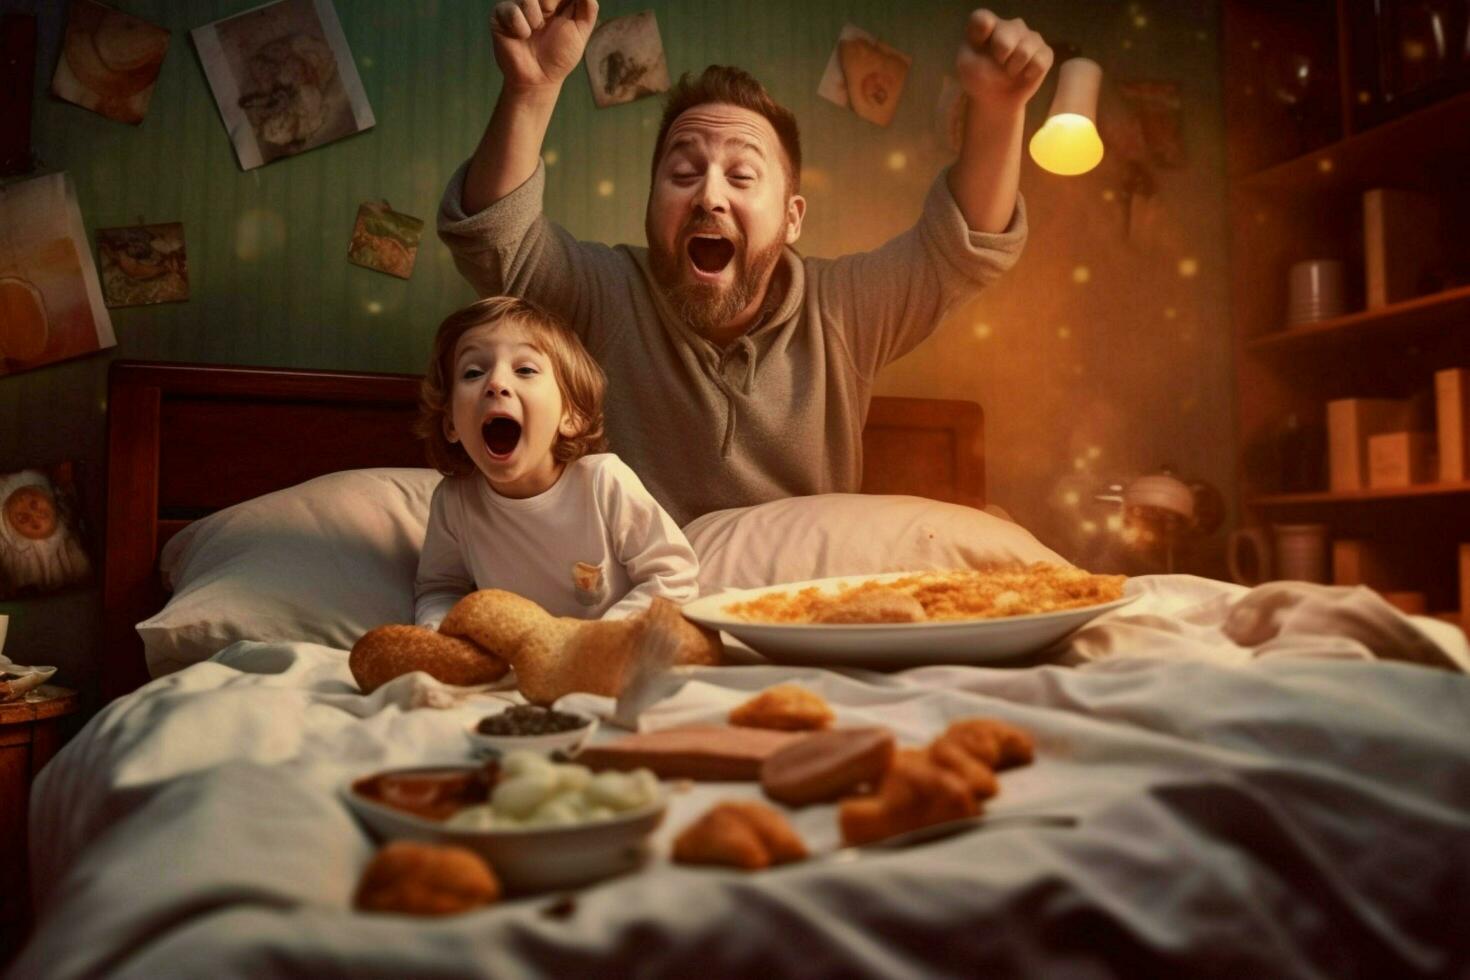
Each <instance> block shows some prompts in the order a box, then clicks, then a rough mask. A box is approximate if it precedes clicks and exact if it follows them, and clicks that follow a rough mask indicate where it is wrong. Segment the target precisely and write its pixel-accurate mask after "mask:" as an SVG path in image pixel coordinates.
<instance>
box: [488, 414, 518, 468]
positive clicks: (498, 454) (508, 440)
mask: <svg viewBox="0 0 1470 980" xmlns="http://www.w3.org/2000/svg"><path fill="white" fill-rule="evenodd" d="M480 434H481V435H482V436H483V437H484V439H485V448H486V449H488V450H490V455H491V456H492V457H493V458H495V459H505V458H507V457H508V456H510V454H511V453H513V452H515V448H516V444H517V443H519V442H520V441H521V423H519V422H517V421H516V420H515V419H508V418H503V417H502V418H493V419H491V420H490V421H488V422H486V423H485V424H484V425H482V426H480Z"/></svg>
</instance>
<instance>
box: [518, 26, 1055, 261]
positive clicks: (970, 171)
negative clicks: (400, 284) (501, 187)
mask: <svg viewBox="0 0 1470 980" xmlns="http://www.w3.org/2000/svg"><path fill="white" fill-rule="evenodd" d="M1051 63H1052V50H1051V48H1050V47H1048V46H1047V44H1046V41H1045V40H1043V39H1042V37H1041V35H1040V34H1038V33H1036V32H1035V31H1033V30H1031V29H1030V28H1028V27H1027V26H1026V23H1025V21H1023V20H1021V19H1020V18H1019V17H1017V18H1016V19H1015V20H1001V19H1000V18H999V17H997V16H996V15H995V14H993V13H991V12H990V11H989V10H977V11H975V12H974V13H972V14H971V15H970V19H969V21H968V22H967V23H966V24H965V40H964V43H962V44H961V45H960V53H959V56H958V57H957V58H956V59H955V70H956V72H958V74H959V78H960V86H961V87H962V88H963V89H964V91H965V94H966V95H967V96H968V101H969V105H968V107H967V111H966V116H965V130H964V139H963V142H962V143H961V145H960V157H959V159H958V160H957V161H956V162H955V164H954V166H953V167H952V168H950V171H949V190H950V193H951V194H953V195H954V199H955V203H956V204H958V205H959V206H960V213H961V214H963V215H964V216H965V223H966V224H967V225H969V226H970V229H971V230H972V231H983V232H991V233H998V232H1002V231H1005V230H1006V228H1007V227H1008V226H1009V225H1010V222H1011V215H1012V214H1013V213H1014V212H1015V210H1016V191H1017V187H1018V186H1019V185H1020V181H1021V141H1022V130H1023V129H1024V127H1025V123H1026V103H1027V102H1029V101H1030V99H1031V96H1033V95H1035V94H1036V90H1037V89H1038V88H1040V87H1041V81H1042V79H1044V78H1045V77H1046V73H1047V71H1048V70H1050V68H1051ZM533 165H534V161H533Z"/></svg>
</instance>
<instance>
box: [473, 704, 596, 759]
mask: <svg viewBox="0 0 1470 980" xmlns="http://www.w3.org/2000/svg"><path fill="white" fill-rule="evenodd" d="M558 710H560V709H558ZM562 714H564V715H576V716H577V717H578V718H581V719H583V721H584V722H585V724H583V725H582V727H581V728H569V729H567V730H566V731H564V732H547V733H546V734H545V735H486V734H484V733H482V732H477V731H475V728H476V726H478V725H479V722H475V724H474V725H471V726H470V727H469V730H468V731H469V736H470V742H471V743H472V744H473V745H474V746H475V748H477V749H490V750H493V751H495V752H501V753H504V752H514V751H516V750H517V749H526V750H528V751H531V752H541V753H543V754H545V755H550V754H551V753H553V752H564V753H566V754H567V755H569V756H574V755H576V754H577V753H578V752H580V751H582V747H583V746H584V745H586V744H587V740H588V739H590V738H591V737H592V735H593V733H594V732H596V731H597V716H596V715H589V714H587V713H585V712H582V711H563V712H562ZM486 717H491V716H488V715H487V716H486Z"/></svg>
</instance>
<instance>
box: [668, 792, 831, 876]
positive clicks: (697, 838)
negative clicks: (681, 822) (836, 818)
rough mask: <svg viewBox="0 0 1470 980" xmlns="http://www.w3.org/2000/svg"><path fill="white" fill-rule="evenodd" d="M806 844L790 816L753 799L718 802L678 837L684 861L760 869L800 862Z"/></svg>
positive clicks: (677, 854) (677, 850) (676, 851)
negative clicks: (788, 817) (791, 822)
mask: <svg viewBox="0 0 1470 980" xmlns="http://www.w3.org/2000/svg"><path fill="white" fill-rule="evenodd" d="M806 856H807V851H806V845H805V844H803V843H802V840H801V838H800V837H799V836H797V834H796V831H795V830H793V829H792V828H791V824H790V823H788V822H787V820H786V818H785V817H784V816H782V815H781V814H780V813H777V812H776V811H775V810H773V809H771V808H770V807H768V806H766V805H765V804H764V803H757V802H754V801H752V800H739V801H735V800H732V801H726V802H724V803H717V804H715V805H714V806H713V807H712V808H710V810H709V812H707V813H706V814H705V815H704V816H702V817H700V818H699V819H698V820H696V821H694V823H692V824H690V825H689V826H688V827H685V828H684V830H683V831H681V832H680V834H679V836H678V837H677V838H675V840H674V850H673V857H674V860H675V861H677V862H679V863H680V864H717V865H724V866H726V867H731V868H743V869H745V870H746V871H759V870H760V869H762V868H768V867H770V866H771V865H773V864H786V863H788V862H791V861H800V860H802V859H804V858H805V857H806Z"/></svg>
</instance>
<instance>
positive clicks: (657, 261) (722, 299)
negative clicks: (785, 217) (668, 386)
mask: <svg viewBox="0 0 1470 980" xmlns="http://www.w3.org/2000/svg"><path fill="white" fill-rule="evenodd" d="M696 228H697V230H709V231H718V232H719V233H720V234H725V230H724V229H720V228H718V227H715V226H713V225H708V226H705V225H702V224H696ZM687 230H688V229H687V228H686V229H684V230H683V231H681V232H680V238H681V239H682V237H683V234H684V231H687ZM726 237H727V238H730V241H731V242H733V243H735V254H734V255H733V256H732V257H731V258H730V261H731V262H732V263H734V264H735V281H734V282H733V283H731V284H730V286H729V287H728V288H726V287H723V286H720V285H718V284H716V283H712V282H699V281H698V280H692V281H688V280H686V279H685V271H684V265H685V263H686V262H688V261H690V260H689V255H688V253H687V251H686V249H684V248H676V249H675V250H674V251H672V252H670V251H669V250H668V249H666V248H664V247H663V246H662V245H660V244H656V243H655V239H654V237H653V236H652V235H649V236H648V257H649V264H650V266H651V267H652V270H653V278H654V281H655V282H657V283H658V286H659V289H660V290H662V292H663V294H664V298H665V299H667V300H668V302H669V305H670V306H671V307H672V308H673V310H674V313H675V314H676V315H677V316H678V317H679V318H680V319H682V320H683V321H684V322H685V323H686V324H688V325H689V327H690V328H691V329H692V330H694V332H696V333H698V334H699V335H700V336H702V337H711V338H712V337H716V336H719V334H720V333H721V332H722V331H723V330H724V328H725V327H727V326H728V325H729V324H730V322H731V321H732V320H734V319H735V318H736V317H737V316H739V315H740V314H741V313H742V312H744V310H745V308H746V307H748V306H749V305H750V304H751V302H752V301H753V300H754V299H755V298H756V296H757V295H759V293H760V290H761V289H762V288H763V287H764V285H765V284H766V283H767V282H768V281H769V279H770V272H771V270H772V269H774V268H775V266H776V263H777V262H778V261H780V259H781V250H782V248H784V247H785V246H784V243H782V241H781V240H780V239H779V238H778V239H776V240H775V241H773V242H772V243H771V244H770V245H769V246H767V247H766V248H765V249H763V250H761V251H759V252H748V251H746V249H745V245H746V243H745V242H744V241H743V240H740V241H737V240H736V239H735V238H733V237H731V236H729V235H726Z"/></svg>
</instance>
